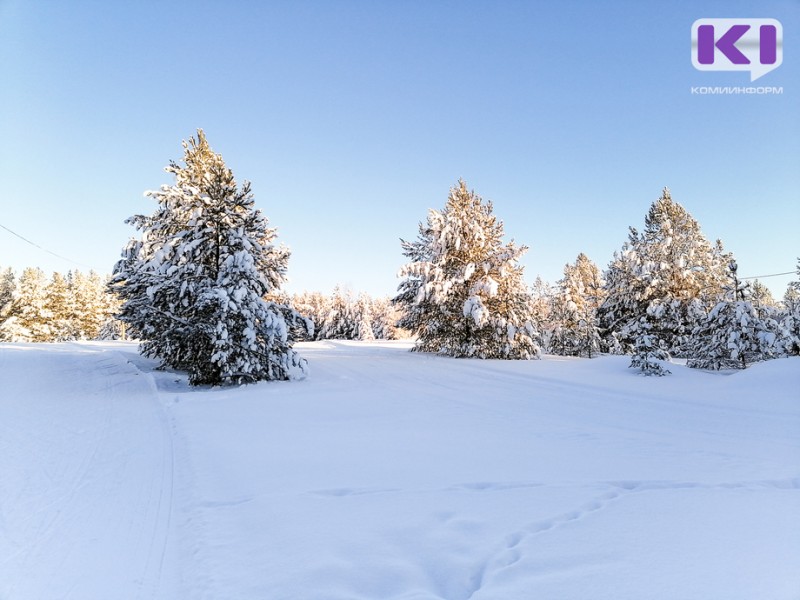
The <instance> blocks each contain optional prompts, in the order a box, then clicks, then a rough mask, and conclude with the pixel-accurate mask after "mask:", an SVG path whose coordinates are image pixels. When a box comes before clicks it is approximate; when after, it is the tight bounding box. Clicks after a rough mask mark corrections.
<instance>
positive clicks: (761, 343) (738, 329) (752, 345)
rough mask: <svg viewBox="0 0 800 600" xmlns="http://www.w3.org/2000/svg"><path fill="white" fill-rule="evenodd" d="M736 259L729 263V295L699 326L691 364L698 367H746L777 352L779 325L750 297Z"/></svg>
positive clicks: (689, 361)
mask: <svg viewBox="0 0 800 600" xmlns="http://www.w3.org/2000/svg"><path fill="white" fill-rule="evenodd" d="M737 270H738V267H737V265H736V261H735V260H733V259H731V261H730V263H729V264H728V273H729V278H730V280H729V285H728V286H727V288H726V295H725V299H724V300H722V301H721V302H719V303H718V304H717V305H716V306H715V307H714V308H713V309H712V310H711V312H709V313H708V317H707V318H706V320H705V322H704V323H702V324H701V325H700V326H698V327H697V328H696V329H695V332H694V339H693V344H692V356H691V357H690V358H689V360H688V361H687V365H688V366H690V367H693V368H698V369H715V370H718V369H724V368H733V369H737V368H739V369H745V368H747V366H748V364H752V363H753V362H756V361H760V360H766V359H768V358H772V357H774V356H775V353H776V341H777V339H778V337H777V331H776V330H777V325H776V324H775V323H774V321H772V322H771V323H770V322H767V321H765V320H764V319H762V318H761V317H760V315H759V314H758V311H757V310H756V308H755V307H754V306H753V303H752V302H750V301H749V300H748V299H747V290H748V287H749V286H748V284H747V283H746V282H744V281H741V280H740V279H739V277H738V275H737Z"/></svg>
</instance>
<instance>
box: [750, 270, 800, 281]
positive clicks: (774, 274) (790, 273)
mask: <svg viewBox="0 0 800 600" xmlns="http://www.w3.org/2000/svg"><path fill="white" fill-rule="evenodd" d="M794 274H795V271H787V272H786V273H773V274H772V275H753V276H752V277H739V279H766V278H767V277H780V276H781V275H794Z"/></svg>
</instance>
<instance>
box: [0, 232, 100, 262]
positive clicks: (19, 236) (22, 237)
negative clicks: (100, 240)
mask: <svg viewBox="0 0 800 600" xmlns="http://www.w3.org/2000/svg"><path fill="white" fill-rule="evenodd" d="M0 227H1V228H3V229H5V230H6V231H7V232H8V233H10V234H11V235H14V236H16V237H18V238H19V239H21V240H22V241H23V242H26V243H28V244H30V245H31V246H33V247H35V248H38V249H39V250H42V251H43V252H47V253H48V254H52V255H53V256H55V257H56V258H60V259H61V260H66V261H67V262H71V263H72V264H75V265H79V266H81V267H86V268H87V269H92V268H93V267H91V266H89V265H87V264H84V263H80V262H78V261H77V260H72V259H71V258H67V257H66V256H61V255H60V254H56V253H55V252H53V251H52V250H48V249H47V248H45V247H43V246H40V245H39V244H37V243H36V242H32V241H31V240H29V239H28V238H26V237H24V236H22V235H20V234H19V233H17V232H16V231H14V230H13V229H9V228H8V227H6V226H5V225H3V224H2V223H0Z"/></svg>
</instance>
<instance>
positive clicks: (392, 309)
mask: <svg viewBox="0 0 800 600" xmlns="http://www.w3.org/2000/svg"><path fill="white" fill-rule="evenodd" d="M399 320H400V311H399V310H398V309H397V307H396V306H395V305H394V304H392V301H391V299H390V298H375V299H373V300H372V334H373V336H374V338H375V339H376V340H400V339H405V338H407V337H408V332H407V331H406V330H404V329H400V328H399V327H398V326H397V322H398V321H399Z"/></svg>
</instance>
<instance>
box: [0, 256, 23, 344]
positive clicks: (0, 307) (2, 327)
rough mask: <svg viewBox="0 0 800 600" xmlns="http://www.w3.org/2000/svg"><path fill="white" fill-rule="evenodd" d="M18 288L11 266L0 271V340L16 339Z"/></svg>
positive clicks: (19, 334)
mask: <svg viewBox="0 0 800 600" xmlns="http://www.w3.org/2000/svg"><path fill="white" fill-rule="evenodd" d="M18 312H19V289H18V286H17V278H16V274H15V273H14V270H13V269H12V268H11V267H8V268H7V269H5V270H3V271H2V272H0V342H14V341H17V340H18V339H19V338H20V336H21V335H22V332H21V331H20V329H19V325H18V318H17V314H18Z"/></svg>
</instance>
